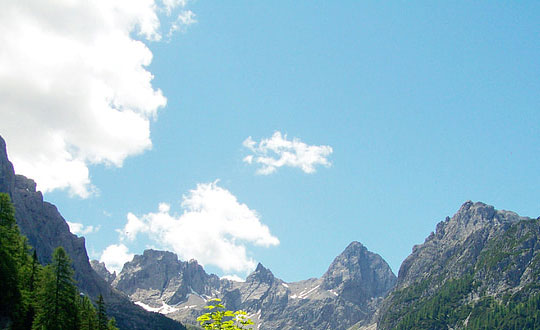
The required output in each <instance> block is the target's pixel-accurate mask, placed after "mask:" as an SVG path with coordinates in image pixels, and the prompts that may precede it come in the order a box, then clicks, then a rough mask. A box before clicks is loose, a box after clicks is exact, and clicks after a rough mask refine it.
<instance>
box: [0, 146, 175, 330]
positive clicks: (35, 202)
mask: <svg viewBox="0 0 540 330" xmlns="http://www.w3.org/2000/svg"><path fill="white" fill-rule="evenodd" d="M0 192H5V193H7V194H9V195H10V197H11V200H12V202H13V204H14V206H15V218H16V219H17V225H18V226H19V229H20V231H21V233H22V234H23V235H25V236H26V237H27V238H28V242H29V243H30V245H31V246H32V247H33V248H34V249H35V250H36V252H37V255H38V259H39V261H40V262H41V263H42V264H48V263H50V262H51V258H52V254H53V251H54V249H55V248H56V247H58V246H62V247H63V248H64V249H65V250H66V252H67V253H68V254H69V256H70V258H71V259H72V261H73V263H72V265H73V269H74V270H75V280H76V282H77V285H78V287H79V289H80V290H81V291H82V292H83V293H84V294H87V295H89V296H90V297H91V298H92V299H93V300H96V299H97V297H98V296H99V295H100V294H102V295H103V297H104V298H105V302H106V304H107V308H108V312H109V315H111V316H114V317H115V318H116V320H117V323H118V326H119V327H120V328H122V329H128V328H129V329H164V328H165V329H183V328H184V327H183V326H182V325H181V324H178V323H177V322H172V321H171V320H168V319H166V318H164V317H162V316H161V315H159V314H152V313H148V312H146V311H144V310H143V309H142V308H140V307H138V306H135V305H134V304H133V303H132V302H131V301H130V300H129V299H128V298H127V297H126V296H125V295H123V294H122V293H120V292H119V291H117V290H115V289H113V288H112V287H111V286H110V285H108V284H107V282H106V281H105V280H104V279H103V278H101V277H100V276H99V275H98V274H97V273H96V272H95V271H94V270H93V269H92V267H91V266H90V262H89V260H88V254H87V252H86V247H85V240H84V237H77V236H76V235H74V234H72V233H71V232H70V231H69V226H68V225H67V223H66V221H65V220H64V218H63V217H62V215H61V214H60V213H59V212H58V210H57V208H56V207H55V206H54V205H52V204H50V203H47V202H44V201H43V195H42V194H41V192H39V191H36V183H35V182H34V181H33V180H31V179H28V178H26V177H24V176H22V175H15V172H14V170H13V166H12V164H11V163H10V161H9V160H8V158H7V152H6V145H5V142H4V140H3V139H2V137H0Z"/></svg>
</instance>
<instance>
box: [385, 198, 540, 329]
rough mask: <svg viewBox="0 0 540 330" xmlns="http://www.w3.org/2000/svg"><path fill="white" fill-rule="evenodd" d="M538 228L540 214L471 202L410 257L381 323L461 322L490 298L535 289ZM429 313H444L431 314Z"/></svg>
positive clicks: (539, 277)
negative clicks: (532, 215) (522, 213)
mask: <svg viewBox="0 0 540 330" xmlns="http://www.w3.org/2000/svg"><path fill="white" fill-rule="evenodd" d="M539 233H540V222H539V221H538V220H535V219H530V218H525V217H520V216H518V215H517V214H515V213H513V212H509V211H498V210H495V209H494V207H493V206H489V205H486V204H483V203H473V202H470V201H469V202H466V203H465V204H463V206H461V208H460V209H459V211H458V212H457V213H456V214H455V215H454V216H453V217H452V218H448V217H447V218H446V219H445V220H444V221H442V222H440V223H439V224H438V225H437V228H436V231H435V233H432V234H431V235H430V236H429V237H428V238H427V239H426V241H425V242H424V244H422V245H419V246H415V247H414V248H413V252H412V254H411V255H410V256H409V257H407V259H405V261H404V262H403V264H402V265H401V268H400V270H399V275H398V281H397V285H396V288H395V289H394V291H393V292H392V293H391V294H390V295H389V296H388V298H386V299H385V301H384V303H383V305H382V308H381V312H380V318H379V328H380V329H394V328H395V327H399V326H401V325H403V324H407V322H409V324H410V323H411V322H413V320H414V322H417V323H418V324H421V326H419V327H418V329H427V328H429V327H430V326H431V327H433V326H436V327H437V326H442V327H445V328H446V327H450V328H456V327H457V328H460V327H464V326H465V325H466V324H467V322H468V320H469V318H471V316H472V317H474V316H475V315H476V314H478V313H476V314H475V311H476V310H478V308H480V307H479V306H480V305H481V302H485V301H486V299H494V300H493V301H495V302H497V301H499V302H501V301H502V300H503V297H504V300H505V301H506V302H508V301H509V300H512V299H513V298H516V299H517V298H519V297H518V296H521V297H530V296H532V295H534V294H535V293H537V292H538V291H539V288H538V285H537V283H539V282H540V234H539ZM519 299H521V298H519ZM519 299H518V300H517V301H519ZM490 301H492V300H490ZM492 304H495V303H492ZM433 306H437V308H438V309H439V310H440V311H443V310H444V313H442V312H439V311H438V310H435V309H434V308H433ZM429 313H432V314H435V315H436V316H437V317H439V319H438V320H437V321H435V320H433V319H435V317H433V319H432V320H430V319H429V318H427V317H426V316H425V315H427V314H429ZM424 314H425V315H424ZM439 314H440V315H439ZM443 314H444V315H443ZM432 316H434V315H432ZM435 322H438V323H435Z"/></svg>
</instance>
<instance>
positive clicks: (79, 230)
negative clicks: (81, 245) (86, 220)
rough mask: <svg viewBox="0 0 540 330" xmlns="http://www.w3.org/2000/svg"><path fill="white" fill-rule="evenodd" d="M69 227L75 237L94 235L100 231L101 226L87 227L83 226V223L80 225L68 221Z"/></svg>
mask: <svg viewBox="0 0 540 330" xmlns="http://www.w3.org/2000/svg"><path fill="white" fill-rule="evenodd" d="M66 222H67V224H68V226H69V230H70V231H71V232H72V233H73V234H75V235H80V236H82V235H88V234H93V233H97V232H98V231H99V229H100V226H97V227H95V226H85V225H83V224H82V223H78V222H69V221H66Z"/></svg>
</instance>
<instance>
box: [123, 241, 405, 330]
mask: <svg viewBox="0 0 540 330" xmlns="http://www.w3.org/2000/svg"><path fill="white" fill-rule="evenodd" d="M395 280H396V277H395V275H394V274H393V273H392V271H391V270H390V267H389V266H388V265H387V264H386V262H385V261H384V260H383V259H382V258H381V257H380V256H378V255H376V254H374V253H372V252H369V251H368V250H367V249H366V248H365V247H364V246H362V245H361V244H360V243H358V242H353V243H351V245H349V247H347V248H346V249H345V251H344V252H343V253H342V254H341V255H340V256H338V257H337V258H336V259H335V260H334V262H333V263H332V265H331V266H330V268H329V269H328V271H327V272H326V273H325V274H324V275H323V277H321V278H318V279H309V280H306V281H300V282H294V283H285V282H284V281H282V280H280V279H279V278H276V277H275V276H274V275H273V274H272V272H271V271H270V270H269V269H267V268H265V267H264V266H263V265H262V264H259V265H258V266H257V268H256V269H255V271H254V272H253V273H252V274H250V275H249V276H248V277H247V279H246V281H245V282H235V281H230V280H226V279H219V278H218V277H217V276H215V275H208V274H206V272H205V271H204V269H203V268H202V267H201V266H200V265H198V264H197V262H196V261H193V260H192V261H189V262H183V261H179V260H178V259H177V257H176V255H174V254H172V253H171V252H163V251H154V250H147V251H145V252H144V254H143V255H142V256H135V257H134V258H133V260H132V261H131V262H128V263H126V264H125V265H124V268H123V269H122V272H121V273H120V274H118V276H117V277H116V279H115V280H114V282H113V286H114V287H115V288H117V289H119V290H121V291H123V292H124V293H126V294H127V295H129V296H130V298H131V299H132V300H133V301H135V302H136V303H137V304H139V305H140V306H143V307H145V308H146V309H148V310H152V311H158V312H161V313H163V314H166V315H167V316H169V317H171V318H174V319H176V320H181V321H185V322H188V323H192V324H194V323H195V319H196V317H197V316H199V315H201V313H203V307H204V306H205V305H206V301H207V300H208V299H210V298H220V299H222V300H223V301H224V303H225V305H226V306H227V307H228V308H229V309H234V310H236V309H243V310H246V311H247V312H248V313H249V314H250V318H251V319H252V320H254V321H255V322H256V326H257V327H258V329H263V330H264V329H347V328H348V327H350V326H351V325H353V324H356V323H360V324H362V323H366V322H368V321H369V320H371V317H372V315H373V313H374V312H375V310H376V308H377V306H378V304H379V303H380V301H381V300H382V297H383V296H384V295H385V294H386V293H387V292H388V291H389V290H390V289H391V288H392V287H393V285H394V283H395Z"/></svg>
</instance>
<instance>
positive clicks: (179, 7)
mask: <svg viewBox="0 0 540 330" xmlns="http://www.w3.org/2000/svg"><path fill="white" fill-rule="evenodd" d="M0 4H1V7H2V10H1V11H0V22H2V24H0V44H1V45H2V46H1V47H0V117H1V118H2V120H0V134H1V135H2V136H3V137H4V139H5V140H6V141H7V144H8V148H9V150H8V152H9V154H10V159H11V160H12V161H13V163H14V166H15V170H16V171H17V172H18V173H21V174H24V175H27V176H30V177H32V178H33V179H35V180H36V182H37V184H38V188H39V189H41V190H43V191H45V192H47V191H51V190H54V189H68V190H69V191H70V193H71V194H74V195H78V196H81V197H87V196H89V195H90V194H92V192H94V191H95V188H94V187H93V185H92V183H91V180H90V173H89V167H88V166H89V165H90V164H105V165H111V166H122V163H123V161H124V160H125V159H126V157H129V156H132V155H137V154H140V153H142V152H144V151H145V150H148V149H149V148H151V147H152V142H151V140H150V121H151V120H153V119H155V118H156V116H157V112H158V109H159V108H161V107H164V106H165V104H166V98H165V97H164V96H163V94H162V92H161V90H159V89H156V88H154V87H153V86H152V79H153V76H152V73H150V72H149V71H148V65H150V63H151V61H152V53H151V51H150V50H149V48H148V47H147V46H146V45H145V43H144V42H143V41H145V40H146V41H157V40H160V39H161V38H162V34H163V31H164V32H167V31H173V30H179V29H180V27H181V26H187V25H190V24H193V23H194V22H195V19H194V14H193V13H191V12H190V11H188V10H186V9H185V8H184V6H185V5H186V2H185V1H178V0H163V1H157V0H132V1H123V0H108V1H98V0H91V1H61V0H51V1H46V2H44V1H37V0H20V1H5V0H0ZM159 13H161V15H159V16H158V14H159ZM159 17H165V18H166V19H168V20H167V21H166V20H165V19H164V20H163V21H160V19H159Z"/></svg>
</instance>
